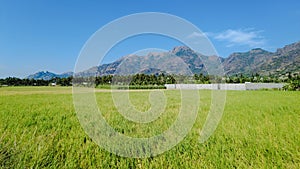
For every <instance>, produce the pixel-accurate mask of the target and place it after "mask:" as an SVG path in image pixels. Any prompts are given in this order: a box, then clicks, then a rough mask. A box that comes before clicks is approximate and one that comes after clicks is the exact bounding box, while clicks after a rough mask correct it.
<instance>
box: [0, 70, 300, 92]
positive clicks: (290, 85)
mask: <svg viewBox="0 0 300 169" xmlns="http://www.w3.org/2000/svg"><path fill="white" fill-rule="evenodd" d="M72 82H74V83H76V84H82V85H88V84H93V85H94V86H99V85H128V86H163V85H165V84H175V83H177V84H179V83H193V84H210V83H245V82H252V83H287V85H286V86H285V89H286V90H300V75H299V74H291V73H288V75H287V76H286V77H284V78H278V77H276V76H272V75H269V76H262V75H259V74H257V73H256V74H253V75H250V76H246V75H243V74H236V75H233V76H224V77H219V76H213V75H205V74H202V73H200V74H194V75H193V76H184V75H170V74H164V73H160V74H150V75H148V74H135V75H122V76H121V75H115V76H113V75H105V76H97V77H76V78H73V77H67V78H58V77H56V78H53V79H50V80H43V79H39V80H35V79H20V78H16V77H8V78H5V79H0V86H49V85H52V84H53V83H54V84H55V85H59V86H71V85H72Z"/></svg>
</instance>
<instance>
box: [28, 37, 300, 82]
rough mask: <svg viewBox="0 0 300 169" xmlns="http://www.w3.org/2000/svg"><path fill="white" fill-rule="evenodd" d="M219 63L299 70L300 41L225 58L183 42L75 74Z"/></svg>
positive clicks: (243, 69) (240, 69)
mask: <svg viewBox="0 0 300 169" xmlns="http://www.w3.org/2000/svg"><path fill="white" fill-rule="evenodd" d="M220 62H221V63H222V65H223V67H224V72H225V74H227V75H235V74H240V73H241V74H246V75H251V74H255V73H259V74H261V75H269V74H272V75H277V76H280V75H283V74H286V73H288V72H291V73H295V72H298V73H299V72H300V42H296V43H293V44H290V45H286V46H285V47H283V48H279V49H277V51H276V52H269V51H266V50H263V49H260V48H256V49H252V50H250V51H248V52H236V53H233V54H231V55H230V56H229V57H227V58H222V57H218V56H205V55H202V54H200V53H197V52H195V51H193V50H192V49H190V48H188V47H186V46H178V47H175V48H173V49H172V50H170V51H168V52H156V53H154V52H152V53H149V54H147V55H146V56H138V55H128V56H124V57H122V58H120V59H118V60H117V61H115V62H112V63H109V64H103V65H100V66H95V67H92V68H90V69H88V70H86V71H83V72H79V73H77V74H76V75H78V76H85V77H86V76H95V75H97V76H104V75H113V74H136V73H145V74H157V73H161V72H164V73H165V72H166V70H168V71H169V72H167V73H173V74H186V73H187V72H188V71H191V72H190V73H197V74H198V73H203V74H207V71H206V67H205V64H204V63H206V64H210V67H213V66H214V65H218V63H220ZM72 74H73V73H72V72H69V73H66V74H61V75H57V74H54V73H51V72H38V73H36V74H34V75H30V76H28V78H33V79H45V80H49V79H51V78H53V77H69V76H71V75H72Z"/></svg>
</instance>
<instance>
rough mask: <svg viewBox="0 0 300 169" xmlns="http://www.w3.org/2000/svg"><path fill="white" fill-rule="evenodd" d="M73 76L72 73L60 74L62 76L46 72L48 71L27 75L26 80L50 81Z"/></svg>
mask: <svg viewBox="0 0 300 169" xmlns="http://www.w3.org/2000/svg"><path fill="white" fill-rule="evenodd" d="M72 75H73V72H66V73H62V74H55V73H52V72H48V71H41V72H37V73H35V74H33V75H29V76H27V77H26V78H27V79H35V80H51V79H53V78H56V77H58V78H67V77H70V76H72Z"/></svg>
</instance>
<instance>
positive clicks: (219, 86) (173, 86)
mask: <svg viewBox="0 0 300 169" xmlns="http://www.w3.org/2000/svg"><path fill="white" fill-rule="evenodd" d="M165 86H166V88H167V89H199V90H200V89H208V90H259V89H281V88H282V87H283V86H284V84H283V83H249V82H246V83H241V84H231V83H225V84H166V85H165Z"/></svg>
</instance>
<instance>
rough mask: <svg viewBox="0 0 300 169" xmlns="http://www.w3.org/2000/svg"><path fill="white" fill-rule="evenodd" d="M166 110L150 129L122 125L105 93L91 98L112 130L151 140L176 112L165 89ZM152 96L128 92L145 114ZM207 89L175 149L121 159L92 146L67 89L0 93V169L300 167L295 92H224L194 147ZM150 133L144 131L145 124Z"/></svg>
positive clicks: (175, 95) (176, 101) (176, 100)
mask: <svg viewBox="0 0 300 169" xmlns="http://www.w3.org/2000/svg"><path fill="white" fill-rule="evenodd" d="M163 91H164V92H165V95H166V98H167V99H168V101H167V105H166V110H165V112H164V113H163V114H162V115H161V116H160V117H159V118H158V119H157V120H156V121H153V122H151V123H149V124H136V123H134V122H131V121H128V120H126V119H125V118H124V117H123V116H122V115H121V114H119V113H118V111H117V109H116V108H115V107H114V104H113V100H112V97H111V93H110V92H109V90H103V89H102V90H99V91H98V92H96V98H97V102H98V105H99V108H100V110H101V112H102V113H103V115H104V117H105V119H106V121H107V122H108V123H109V124H110V125H111V126H112V127H114V128H115V130H116V131H118V132H120V133H123V134H126V135H129V136H134V137H150V136H152V135H155V134H158V133H161V132H163V131H164V130H167V129H168V127H169V126H170V125H171V124H172V123H173V122H174V120H175V119H176V116H177V114H178V111H179V109H180V93H179V91H176V90H163ZM149 92H150V91H145V90H143V91H130V99H131V103H132V104H133V105H134V106H135V107H136V108H137V109H138V110H141V111H145V110H147V109H149V108H150V106H151V105H150V104H149V101H148V95H149ZM210 94H211V92H210V91H200V109H199V113H198V116H197V119H196V123H195V124H194V126H193V128H192V130H191V131H190V132H189V134H188V135H187V136H186V138H185V139H184V140H183V141H182V142H180V143H179V144H178V145H177V146H175V147H174V148H172V149H171V150H170V151H167V152H165V153H163V154H161V155H158V156H155V157H151V158H140V159H139V158H125V157H119V156H117V155H114V154H112V153H110V152H107V151H106V150H104V149H103V148H101V147H99V146H98V145H97V144H96V143H94V142H93V141H92V140H91V139H90V138H89V137H88V135H87V134H86V133H85V132H84V130H83V129H82V128H81V125H80V123H79V121H78V119H77V116H76V113H75V110H74V106H73V100H72V88H69V87H2V88H0V168H237V167H239V168H272V167H275V168H276V167H277V168H300V106H299V105H300V99H299V98H300V92H287V91H228V92H227V100H226V106H225V110H224V114H223V117H222V119H221V122H220V123H219V126H218V128H217V129H216V131H215V132H214V134H213V135H212V136H211V137H210V138H209V139H208V141H206V142H205V143H203V144H201V143H199V132H200V130H201V128H202V126H203V124H204V122H205V118H206V115H207V113H208V110H209V108H210V101H211V97H210ZM147 125H149V126H151V127H149V126H147Z"/></svg>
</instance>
